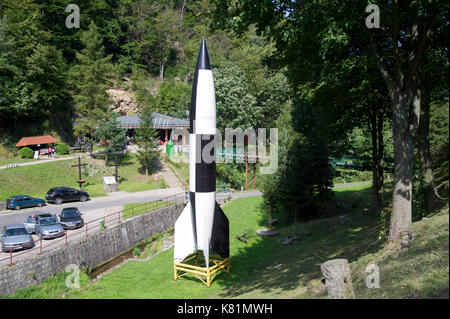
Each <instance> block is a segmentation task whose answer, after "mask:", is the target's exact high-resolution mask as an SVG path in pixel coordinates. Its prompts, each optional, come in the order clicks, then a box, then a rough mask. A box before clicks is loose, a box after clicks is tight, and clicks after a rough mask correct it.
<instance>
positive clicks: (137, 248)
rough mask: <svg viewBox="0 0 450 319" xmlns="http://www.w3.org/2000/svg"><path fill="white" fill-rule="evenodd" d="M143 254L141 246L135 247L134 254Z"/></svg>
mask: <svg viewBox="0 0 450 319" xmlns="http://www.w3.org/2000/svg"><path fill="white" fill-rule="evenodd" d="M140 254H141V250H140V249H139V247H134V249H133V256H138V257H139V255H140Z"/></svg>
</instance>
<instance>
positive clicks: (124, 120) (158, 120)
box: [117, 112, 189, 129]
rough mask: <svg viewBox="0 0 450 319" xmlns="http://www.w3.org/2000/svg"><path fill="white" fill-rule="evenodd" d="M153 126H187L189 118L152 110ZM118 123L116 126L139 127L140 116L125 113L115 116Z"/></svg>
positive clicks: (160, 127) (156, 127) (157, 127)
mask: <svg viewBox="0 0 450 319" xmlns="http://www.w3.org/2000/svg"><path fill="white" fill-rule="evenodd" d="M152 118H153V127H152V128H155V129H164V128H169V129H171V128H189V120H188V119H180V118H176V117H172V116H169V115H164V114H160V113H156V112H153V113H152ZM117 120H118V121H119V124H118V125H117V127H123V128H139V127H140V122H141V120H140V118H139V115H125V116H119V117H117Z"/></svg>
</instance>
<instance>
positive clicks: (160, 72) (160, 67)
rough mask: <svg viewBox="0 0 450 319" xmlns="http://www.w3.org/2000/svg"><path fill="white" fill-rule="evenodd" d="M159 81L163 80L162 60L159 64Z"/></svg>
mask: <svg viewBox="0 0 450 319" xmlns="http://www.w3.org/2000/svg"><path fill="white" fill-rule="evenodd" d="M159 80H160V81H161V82H162V81H163V80H164V58H162V59H161V61H160V63H159Z"/></svg>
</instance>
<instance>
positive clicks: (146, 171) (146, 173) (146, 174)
mask: <svg viewBox="0 0 450 319" xmlns="http://www.w3.org/2000/svg"><path fill="white" fill-rule="evenodd" d="M145 182H146V183H148V165H145Z"/></svg>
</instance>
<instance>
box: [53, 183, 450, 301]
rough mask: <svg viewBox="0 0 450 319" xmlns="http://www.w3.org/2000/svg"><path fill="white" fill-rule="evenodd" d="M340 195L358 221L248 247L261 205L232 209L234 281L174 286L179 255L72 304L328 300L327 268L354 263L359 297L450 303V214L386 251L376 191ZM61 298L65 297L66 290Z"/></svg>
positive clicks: (240, 202) (117, 276)
mask: <svg viewBox="0 0 450 319" xmlns="http://www.w3.org/2000/svg"><path fill="white" fill-rule="evenodd" d="M388 191H389V190H387V192H388ZM335 192H336V201H337V202H341V203H353V204H354V208H352V209H350V210H349V211H347V212H346V213H345V216H346V217H348V218H351V221H347V222H341V219H340V218H339V216H336V217H330V218H323V219H319V220H315V221H311V222H307V223H302V224H294V225H291V226H289V227H284V228H281V227H280V236H278V237H272V238H261V237H259V236H256V235H253V236H251V237H249V238H248V239H249V242H248V244H244V243H242V242H241V241H238V240H236V239H235V235H236V234H243V233H249V234H254V231H255V230H256V229H258V228H259V227H261V226H260V219H261V214H260V212H259V205H260V203H261V198H260V197H255V198H247V199H244V198H243V199H236V200H233V201H232V202H230V203H229V204H227V205H225V206H224V211H225V213H226V214H227V216H228V218H229V219H230V246H231V247H230V248H231V275H230V276H226V275H225V274H220V275H219V276H218V277H217V278H216V279H215V281H214V282H213V284H212V285H211V287H210V288H206V286H205V285H204V284H202V283H201V282H200V281H199V280H198V279H196V278H193V277H183V278H180V279H178V280H177V281H173V268H172V265H173V260H172V258H173V248H172V249H169V250H168V251H165V252H163V253H161V254H160V255H158V256H156V257H155V258H153V259H152V260H150V261H148V262H139V263H138V262H130V263H128V264H127V265H125V266H123V267H120V268H119V269H117V270H115V271H113V272H111V273H108V274H106V275H104V276H103V277H102V279H101V280H100V281H98V282H96V283H95V284H92V285H88V286H85V288H83V289H82V290H79V291H77V290H73V291H71V292H69V294H67V295H66V297H69V298H326V296H327V293H326V289H325V286H324V285H323V284H322V283H321V282H320V280H321V279H322V275H321V272H320V264H321V263H323V262H325V261H327V260H329V259H334V258H347V259H348V260H349V261H350V263H351V269H352V276H353V278H352V279H353V284H354V288H355V292H356V295H357V297H358V298H436V297H444V298H448V291H449V288H448V286H449V281H448V272H449V268H448V234H449V231H448V222H449V220H448V208H447V210H446V211H443V212H441V213H439V214H436V215H435V216H432V217H429V218H427V219H422V220H421V221H418V222H416V223H414V224H413V230H414V232H415V233H416V234H417V237H416V239H415V240H414V241H412V242H411V248H410V249H409V250H407V251H405V252H401V251H400V249H399V243H398V242H397V243H394V244H391V245H388V246H386V247H385V245H386V242H385V241H381V240H379V239H378V235H379V230H380V228H379V222H378V219H377V218H376V217H375V216H372V215H371V214H370V213H369V212H370V210H371V205H370V204H369V198H370V187H368V186H357V187H353V188H351V189H349V188H342V189H336V190H335ZM338 213H339V214H341V213H343V212H342V211H341V212H338ZM307 232H310V233H311V236H309V237H308V236H303V237H302V239H301V240H300V241H299V243H298V244H293V245H282V244H280V243H279V242H278V241H277V238H285V237H287V236H288V235H291V234H297V235H305V234H306V233H307ZM373 262H375V263H376V264H377V265H378V266H379V267H380V271H381V284H380V285H381V288H379V289H368V288H367V287H366V286H365V280H366V276H367V275H368V274H366V273H365V269H366V267H367V265H368V264H370V263H373ZM280 264H281V265H280ZM273 267H275V268H273ZM54 296H55V297H56V296H60V291H59V294H55V295H54Z"/></svg>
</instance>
